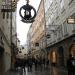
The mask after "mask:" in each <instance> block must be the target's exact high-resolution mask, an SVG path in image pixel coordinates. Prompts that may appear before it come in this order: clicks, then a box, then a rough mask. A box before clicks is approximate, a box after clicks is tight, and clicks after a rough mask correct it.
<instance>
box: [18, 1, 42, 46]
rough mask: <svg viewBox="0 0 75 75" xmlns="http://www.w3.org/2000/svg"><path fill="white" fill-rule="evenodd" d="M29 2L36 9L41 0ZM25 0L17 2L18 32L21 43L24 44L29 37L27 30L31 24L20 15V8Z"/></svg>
mask: <svg viewBox="0 0 75 75" xmlns="http://www.w3.org/2000/svg"><path fill="white" fill-rule="evenodd" d="M29 1H30V2H29V4H30V5H32V6H33V7H34V8H35V9H36V10H38V6H39V3H40V1H41V0H29ZM25 4H26V1H25V0H19V2H18V4H17V34H18V38H19V40H20V44H21V45H23V44H25V43H26V39H27V32H28V30H29V27H30V25H31V24H28V23H27V24H26V23H23V22H21V17H20V16H19V9H20V7H21V6H23V5H25Z"/></svg>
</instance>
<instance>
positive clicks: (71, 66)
mask: <svg viewBox="0 0 75 75" xmlns="http://www.w3.org/2000/svg"><path fill="white" fill-rule="evenodd" d="M67 69H68V75H75V74H74V71H75V59H74V57H73V56H72V55H71V54H70V55H69V58H68V60H67Z"/></svg>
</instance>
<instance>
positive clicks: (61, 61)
mask: <svg viewBox="0 0 75 75" xmlns="http://www.w3.org/2000/svg"><path fill="white" fill-rule="evenodd" d="M58 62H59V66H64V48H63V47H62V46H60V47H59V48H58Z"/></svg>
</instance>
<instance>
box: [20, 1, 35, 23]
mask: <svg viewBox="0 0 75 75" xmlns="http://www.w3.org/2000/svg"><path fill="white" fill-rule="evenodd" d="M22 10H23V11H24V12H23V14H22ZM32 10H33V13H32ZM19 14H20V16H21V18H22V20H21V21H22V22H24V23H32V22H34V18H35V17H36V10H35V8H34V7H33V6H31V5H29V0H27V3H26V5H23V6H22V7H21V8H20V10H19ZM33 14H34V15H33Z"/></svg>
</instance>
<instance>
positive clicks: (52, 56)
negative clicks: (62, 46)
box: [50, 48, 57, 65]
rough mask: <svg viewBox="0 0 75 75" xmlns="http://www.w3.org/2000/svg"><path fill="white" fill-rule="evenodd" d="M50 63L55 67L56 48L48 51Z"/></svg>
mask: <svg viewBox="0 0 75 75" xmlns="http://www.w3.org/2000/svg"><path fill="white" fill-rule="evenodd" d="M50 61H51V64H52V65H56V64H57V52H56V48H54V49H52V50H51V51H50Z"/></svg>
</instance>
